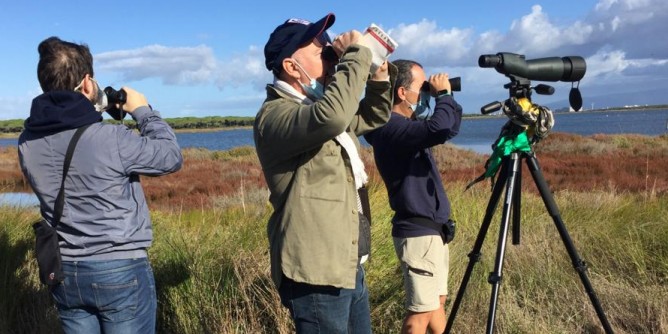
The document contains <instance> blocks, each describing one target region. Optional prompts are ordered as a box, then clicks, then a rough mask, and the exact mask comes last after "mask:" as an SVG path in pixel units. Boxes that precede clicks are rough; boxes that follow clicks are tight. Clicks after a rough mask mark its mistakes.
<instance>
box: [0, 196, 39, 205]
mask: <svg viewBox="0 0 668 334" xmlns="http://www.w3.org/2000/svg"><path fill="white" fill-rule="evenodd" d="M0 206H16V207H37V206H39V200H38V199H37V196H35V194H33V193H0Z"/></svg>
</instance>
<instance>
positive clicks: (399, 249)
mask: <svg viewBox="0 0 668 334" xmlns="http://www.w3.org/2000/svg"><path fill="white" fill-rule="evenodd" d="M393 239H394V250H395V251H396V253H397V257H398V258H399V261H401V270H402V271H403V274H404V289H405V290H406V308H407V309H408V310H409V311H411V312H429V311H433V310H436V309H438V308H439V307H440V304H441V303H440V300H439V296H445V295H447V294H448V269H449V268H448V263H449V261H450V252H449V250H448V245H447V244H445V245H444V244H443V239H442V238H441V236H439V235H427V236H422V237H412V238H393Z"/></svg>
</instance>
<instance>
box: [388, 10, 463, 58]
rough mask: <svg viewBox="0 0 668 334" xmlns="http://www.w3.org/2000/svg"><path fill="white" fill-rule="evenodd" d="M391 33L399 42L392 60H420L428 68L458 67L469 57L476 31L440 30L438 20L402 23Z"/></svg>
mask: <svg viewBox="0 0 668 334" xmlns="http://www.w3.org/2000/svg"><path fill="white" fill-rule="evenodd" d="M388 34H389V35H390V36H392V38H393V39H394V40H396V41H397V43H399V48H398V49H397V52H396V54H395V55H393V59H399V58H409V59H416V60H419V62H420V63H422V64H423V65H425V66H438V65H442V64H451V65H452V64H455V63H458V62H459V61H461V60H462V59H464V58H466V57H467V56H468V55H469V54H470V44H471V43H472V34H473V31H472V30H470V29H459V28H451V29H449V30H439V29H438V26H437V24H436V22H435V21H428V20H424V19H423V20H422V21H420V22H418V23H413V24H400V25H399V26H397V27H396V28H394V29H389V30H388Z"/></svg>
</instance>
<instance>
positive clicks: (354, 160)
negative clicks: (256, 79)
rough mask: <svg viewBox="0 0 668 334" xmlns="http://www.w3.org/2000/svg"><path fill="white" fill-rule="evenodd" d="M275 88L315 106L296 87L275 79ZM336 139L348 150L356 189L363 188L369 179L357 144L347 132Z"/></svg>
mask: <svg viewBox="0 0 668 334" xmlns="http://www.w3.org/2000/svg"><path fill="white" fill-rule="evenodd" d="M274 87H276V89H279V90H281V91H282V92H284V93H286V94H288V95H289V96H290V97H291V98H292V99H294V100H295V101H297V102H299V103H303V104H313V100H311V99H309V98H308V97H307V96H304V95H303V94H301V93H299V92H298V91H297V90H296V89H295V88H294V87H292V86H290V85H289V84H288V83H287V82H285V81H283V80H279V79H278V78H276V77H274ZM334 139H335V140H336V141H337V142H338V143H339V145H341V147H343V149H344V150H346V153H348V157H350V165H351V166H352V168H353V176H354V177H355V187H356V188H357V189H359V188H362V187H363V186H364V185H365V184H366V183H367V180H368V178H369V177H368V176H367V174H366V172H365V171H364V162H362V159H360V156H359V152H357V146H355V142H354V141H353V139H352V138H351V137H350V135H349V134H348V133H347V132H346V131H343V132H341V133H340V134H339V135H338V136H336V137H335V138H334ZM358 202H359V198H358ZM358 206H359V205H358ZM361 211H362V210H360V212H361Z"/></svg>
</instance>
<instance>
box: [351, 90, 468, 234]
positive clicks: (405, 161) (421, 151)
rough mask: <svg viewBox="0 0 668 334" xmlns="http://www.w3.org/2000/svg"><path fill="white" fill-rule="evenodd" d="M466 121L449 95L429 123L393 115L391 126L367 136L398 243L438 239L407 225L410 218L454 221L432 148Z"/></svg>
mask: <svg viewBox="0 0 668 334" xmlns="http://www.w3.org/2000/svg"><path fill="white" fill-rule="evenodd" d="M461 120H462V108H461V106H459V104H457V102H455V100H454V99H453V98H452V96H448V95H446V96H442V97H438V98H436V105H435V106H434V114H433V115H432V117H431V118H430V119H428V120H415V119H409V118H406V117H404V116H403V115H401V114H398V113H396V112H393V113H392V116H391V117H390V120H389V121H388V122H387V124H385V125H383V126H382V127H380V128H378V129H376V130H374V131H372V132H370V133H368V134H366V135H365V136H364V138H365V139H366V140H367V142H369V144H371V146H373V154H374V158H375V160H376V166H377V168H378V171H379V172H380V175H381V177H382V178H383V181H384V182H385V187H386V188H387V193H388V197H389V200H390V207H391V208H392V210H394V212H395V214H394V218H392V236H393V237H402V238H409V237H418V236H424V235H437V234H439V232H438V231H436V230H434V229H430V228H427V227H423V226H421V225H417V224H413V223H410V222H408V221H407V220H406V219H408V218H412V217H422V218H428V219H431V220H432V221H434V222H437V223H440V224H444V223H445V222H447V221H448V219H449V218H450V201H449V200H448V196H447V195H446V193H445V189H444V188H443V182H442V181H441V175H440V172H439V170H438V166H437V165H436V162H435V161H434V157H433V156H432V154H431V148H432V147H433V146H436V145H438V144H442V143H444V142H445V141H446V140H448V139H451V138H453V137H454V136H456V135H457V133H459V126H460V125H461Z"/></svg>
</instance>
